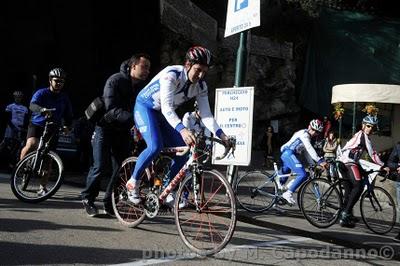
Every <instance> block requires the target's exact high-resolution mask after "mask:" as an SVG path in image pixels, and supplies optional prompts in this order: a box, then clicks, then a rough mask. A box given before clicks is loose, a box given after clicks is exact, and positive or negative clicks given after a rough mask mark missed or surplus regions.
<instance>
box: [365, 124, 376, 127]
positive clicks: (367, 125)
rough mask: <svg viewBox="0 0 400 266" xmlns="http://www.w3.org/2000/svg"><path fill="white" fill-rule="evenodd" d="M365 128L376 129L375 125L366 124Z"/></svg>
mask: <svg viewBox="0 0 400 266" xmlns="http://www.w3.org/2000/svg"><path fill="white" fill-rule="evenodd" d="M365 126H366V127H367V128H374V126H373V125H370V124H365Z"/></svg>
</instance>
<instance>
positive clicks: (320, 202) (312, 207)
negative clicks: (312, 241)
mask: <svg viewBox="0 0 400 266" xmlns="http://www.w3.org/2000/svg"><path fill="white" fill-rule="evenodd" d="M299 205H301V207H300V210H301V212H302V213H303V216H304V218H306V220H307V221H308V222H309V223H310V224H312V225H313V226H315V227H318V228H327V227H330V226H332V225H333V224H335V223H336V221H337V220H338V219H339V214H340V210H341V209H342V198H341V196H340V193H339V190H338V189H337V187H336V185H332V184H331V183H329V181H327V180H326V179H325V178H315V179H310V180H308V181H307V182H306V183H305V184H304V187H303V189H302V190H301V196H300V202H299Z"/></svg>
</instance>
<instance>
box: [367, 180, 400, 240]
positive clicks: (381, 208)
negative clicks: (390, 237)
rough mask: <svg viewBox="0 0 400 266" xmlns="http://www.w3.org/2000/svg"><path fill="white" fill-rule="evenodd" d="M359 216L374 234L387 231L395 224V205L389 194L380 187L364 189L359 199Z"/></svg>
mask: <svg viewBox="0 0 400 266" xmlns="http://www.w3.org/2000/svg"><path fill="white" fill-rule="evenodd" d="M360 212H361V217H362V219H363V221H364V223H365V224H366V226H367V227H368V228H369V229H370V230H371V231H372V232H374V233H376V234H380V235H382V234H386V233H389V232H390V231H391V230H392V229H393V227H394V225H395V224H396V206H395V204H394V200H393V198H392V197H391V196H390V194H389V193H388V192H387V191H386V190H385V189H383V188H381V187H374V190H373V191H372V192H371V193H369V192H368V190H366V191H365V192H364V193H363V194H362V196H361V200H360Z"/></svg>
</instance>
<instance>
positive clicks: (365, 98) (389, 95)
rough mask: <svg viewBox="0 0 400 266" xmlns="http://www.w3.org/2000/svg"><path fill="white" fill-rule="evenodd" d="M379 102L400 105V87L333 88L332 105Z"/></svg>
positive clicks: (383, 85)
mask: <svg viewBox="0 0 400 266" xmlns="http://www.w3.org/2000/svg"><path fill="white" fill-rule="evenodd" d="M338 102H379V103H394V104H400V85H389V84H341V85H336V86H333V88H332V101H331V103H338Z"/></svg>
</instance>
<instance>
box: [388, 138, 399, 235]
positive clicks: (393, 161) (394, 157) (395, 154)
mask: <svg viewBox="0 0 400 266" xmlns="http://www.w3.org/2000/svg"><path fill="white" fill-rule="evenodd" d="M387 166H388V167H389V168H390V171H394V172H396V175H397V178H396V181H397V182H395V184H396V185H395V186H396V195H397V208H399V207H398V206H399V204H400V178H399V177H400V142H398V143H397V144H396V145H395V146H394V148H393V150H392V153H391V154H390V156H389V159H388V161H387ZM394 240H395V241H398V242H400V232H399V233H398V235H397V236H396V237H395V238H394Z"/></svg>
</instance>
